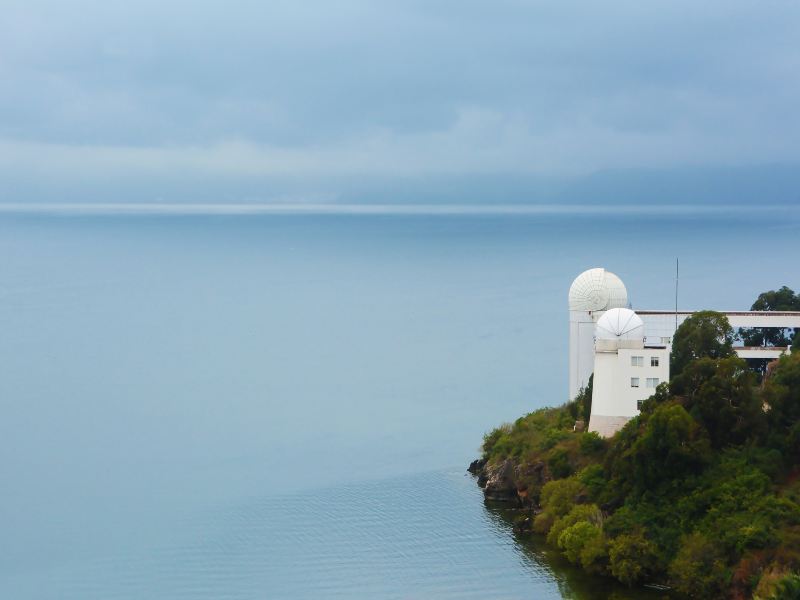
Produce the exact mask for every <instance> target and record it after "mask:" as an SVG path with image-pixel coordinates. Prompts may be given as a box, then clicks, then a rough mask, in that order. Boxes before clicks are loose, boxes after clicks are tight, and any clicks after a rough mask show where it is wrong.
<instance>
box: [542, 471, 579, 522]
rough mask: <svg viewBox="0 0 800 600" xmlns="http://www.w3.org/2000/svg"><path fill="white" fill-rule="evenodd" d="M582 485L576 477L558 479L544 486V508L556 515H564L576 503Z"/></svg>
mask: <svg viewBox="0 0 800 600" xmlns="http://www.w3.org/2000/svg"><path fill="white" fill-rule="evenodd" d="M581 490H582V486H581V484H580V483H579V482H578V481H577V480H576V479H571V478H570V479H556V480H554V481H548V482H547V483H545V484H544V486H543V487H542V495H541V499H540V503H541V505H542V508H543V509H544V510H545V511H547V512H549V513H550V514H551V515H553V516H554V517H563V516H564V515H566V514H567V513H568V512H569V511H570V510H572V507H573V506H574V505H575V498H576V497H577V496H578V494H580V493H581Z"/></svg>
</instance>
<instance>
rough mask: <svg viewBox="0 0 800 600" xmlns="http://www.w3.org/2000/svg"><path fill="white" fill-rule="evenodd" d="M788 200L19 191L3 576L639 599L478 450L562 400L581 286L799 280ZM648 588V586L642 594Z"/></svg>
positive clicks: (36, 593) (7, 329) (670, 292)
mask: <svg viewBox="0 0 800 600" xmlns="http://www.w3.org/2000/svg"><path fill="white" fill-rule="evenodd" d="M799 231H800V215H798V214H797V212H796V211H795V210H794V208H793V207H784V208H781V209H776V210H774V211H773V210H764V211H750V210H742V209H741V208H739V209H736V210H730V211H728V210H725V209H724V208H720V209H719V210H718V211H715V212H704V213H700V214H698V213H694V212H692V211H687V212H686V213H681V212H675V211H670V212H665V213H659V212H657V211H655V212H652V213H647V214H642V213H639V212H634V213H631V214H626V213H625V212H624V211H620V210H619V209H614V210H613V211H611V210H609V212H608V213H607V214H606V213H604V212H603V211H602V210H599V211H598V210H595V211H592V212H591V213H587V214H581V213H580V212H574V211H572V212H570V213H568V214H558V213H553V214H503V215H492V214H479V215H475V214H472V215H458V214H440V215H424V214H411V215H398V214H385V215H382V214H370V215H363V214H322V215H320V214H313V213H309V214H298V215H291V214H288V215H280V214H244V215H226V214H214V215H204V214H192V215H182V214H165V215H153V214H148V215H141V214H140V215H135V214H134V215H130V214H127V215H126V214H68V213H66V214H23V213H4V214H0V251H2V257H3V261H2V264H0V325H2V329H1V331H2V335H0V369H2V371H1V373H2V376H0V410H1V411H2V412H1V413H0V477H2V481H3V484H4V485H3V491H2V494H0V539H2V540H3V543H2V544H0V597H3V598H19V599H26V598H81V599H83V598H104V599H105V598H154V599H159V598H164V599H167V598H288V597H291V598H462V597H476V598H477V597H481V598H485V597H492V598H561V597H574V598H582V599H585V598H605V597H609V595H610V594H612V595H613V594H616V596H614V597H619V598H623V597H626V596H625V592H624V591H622V590H617V589H615V588H614V589H612V588H607V587H603V585H602V584H599V583H597V581H596V580H586V579H585V578H581V577H580V575H579V574H576V573H575V572H573V571H571V570H570V569H569V568H568V567H566V566H564V565H563V564H561V563H560V561H558V559H557V558H556V557H554V556H550V555H549V554H548V551H547V550H546V549H545V548H541V547H532V546H522V545H520V544H519V543H518V541H517V540H515V539H514V537H513V535H512V534H511V531H510V527H509V526H508V523H507V521H506V520H505V519H504V518H503V515H502V514H501V512H498V511H495V510H493V509H491V508H488V507H485V506H484V505H483V502H482V497H481V495H480V492H479V490H478V489H477V488H476V487H475V484H474V481H473V480H472V479H471V478H469V477H466V476H465V475H464V473H463V470H464V468H465V467H466V465H467V464H468V462H469V461H470V460H471V459H472V458H474V457H476V456H477V454H478V446H479V444H480V441H481V437H482V435H483V433H484V432H485V431H487V430H488V429H490V428H491V427H493V426H494V425H496V424H499V423H501V422H503V421H509V420H513V419H515V418H516V417H518V416H520V415H522V414H524V413H526V412H529V411H531V410H534V409H536V408H539V407H542V406H546V405H554V404H559V403H561V402H563V401H564V400H566V397H565V394H566V368H567V362H566V350H567V340H566V332H567V314H566V294H567V290H568V287H569V284H570V282H571V281H572V279H573V278H574V277H575V276H576V275H577V274H578V273H580V272H581V271H582V270H584V269H586V268H590V267H594V266H605V267H607V268H609V269H611V270H613V271H614V272H616V273H617V274H618V275H620V277H621V278H622V279H623V281H625V283H626V285H627V286H628V289H629V294H630V298H631V301H632V303H633V305H634V308H637V307H638V308H650V309H654V308H671V307H672V306H673V303H674V266H675V257H676V256H679V257H680V259H681V285H680V303H681V308H717V309H746V308H749V306H750V304H751V303H752V301H753V300H754V299H755V297H756V296H757V295H758V293H759V292H761V291H763V290H766V289H772V288H775V287H777V286H780V285H784V284H786V285H789V286H790V287H793V288H794V289H799V288H800V273H799V272H798V270H797V257H798V256H800V235H798V232H799ZM629 597H637V596H635V595H634V596H629Z"/></svg>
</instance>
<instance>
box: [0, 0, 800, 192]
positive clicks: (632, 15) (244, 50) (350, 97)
mask: <svg viewBox="0 0 800 600" xmlns="http://www.w3.org/2000/svg"><path fill="white" fill-rule="evenodd" d="M4 10H5V18H4V19H3V21H2V23H0V76H1V77H2V80H3V81H4V82H5V83H4V93H3V94H2V95H0V142H1V143H0V172H2V173H6V174H9V175H13V179H14V180H15V181H18V183H17V184H15V185H14V186H10V185H5V186H3V187H0V193H2V195H3V196H4V197H5V196H7V195H9V194H17V195H25V194H30V195H32V196H35V194H34V193H33V192H32V190H33V189H34V188H37V189H40V184H37V186H39V187H37V186H33V185H28V184H26V183H25V181H26V180H25V177H26V174H27V176H28V177H31V178H33V177H42V176H44V177H46V178H48V180H49V181H50V182H51V183H52V185H53V187H54V188H57V187H58V185H59V182H60V183H61V184H62V185H64V186H66V185H67V184H68V183H69V182H73V183H74V181H76V180H80V181H82V182H84V183H83V184H81V189H84V187H85V188H86V189H88V190H91V189H92V188H91V185H89V184H87V183H85V182H86V181H87V180H89V182H91V180H92V179H93V178H98V177H99V175H98V172H99V171H102V174H103V175H102V177H103V178H104V180H106V181H107V180H108V179H109V178H112V179H113V178H114V177H117V178H119V181H122V180H125V181H131V180H133V181H137V182H138V183H137V184H136V185H137V186H138V189H139V190H140V193H141V194H142V195H143V196H147V197H152V196H153V195H154V194H157V191H156V187H157V185H158V184H157V182H161V184H164V181H166V180H168V179H169V180H172V179H177V178H180V177H184V178H189V179H191V178H192V177H194V178H196V179H198V180H199V179H208V178H211V179H214V180H215V181H217V182H218V183H219V184H220V185H222V184H223V183H228V184H229V183H230V182H231V181H232V180H236V179H237V178H245V179H248V178H250V179H257V180H259V181H268V182H271V183H270V185H269V186H268V187H271V188H272V187H274V188H276V189H277V188H280V189H282V190H288V189H291V190H299V191H301V190H303V189H305V190H307V192H308V193H309V194H312V193H323V194H324V195H326V196H333V197H336V196H338V195H343V194H344V195H346V194H347V193H348V190H351V189H353V188H354V187H358V185H357V182H356V180H357V179H363V178H378V179H380V178H383V179H384V180H386V181H387V182H388V181H393V180H399V179H403V178H405V179H408V178H415V177H422V178H424V177H429V176H430V177H451V178H454V179H455V178H459V177H465V176H467V175H473V174H481V175H482V176H487V177H488V176H491V175H492V174H494V176H495V177H496V178H497V180H498V181H500V180H502V177H504V176H507V175H508V174H510V173H515V174H519V175H523V176H533V177H536V178H545V179H547V178H562V177H583V176H586V175H589V174H591V173H593V172H596V171H602V170H612V171H613V172H617V171H615V170H618V169H634V168H641V169H667V170H669V169H675V168H678V167H692V168H704V167H705V168H718V167H722V166H733V167H735V166H747V165H760V164H765V163H792V162H795V161H797V157H798V156H800V152H799V151H800V120H798V119H797V118H796V115H795V112H796V108H795V107H796V106H798V105H800V81H798V80H797V77H796V73H797V72H798V67H800V43H798V42H797V39H796V38H797V36H796V32H797V31H798V30H799V29H800V5H798V4H796V3H789V2H778V1H766V2H760V3H752V2H742V1H734V2H721V1H714V2H710V3H703V4H698V3H695V2H688V1H684V0H680V1H675V2H658V3H643V2H633V1H629V0H626V1H620V2H615V3H594V2H575V1H572V2H571V1H565V2H559V3H551V2H518V1H513V0H504V1H498V2H492V3H489V2H474V1H473V2H470V1H467V2H452V1H445V2H436V3H431V2H422V1H405V2H400V1H397V2H375V1H366V0H364V1H355V0H346V1H343V2H337V3H331V2H319V1H317V2H314V1H311V2H304V3H298V2H255V1H253V2H227V3H212V2H173V3H168V4H167V3H156V2H153V1H151V0H144V1H141V2H136V3H131V2H115V1H106V2H99V1H97V0H94V1H89V0H82V1H80V0H79V1H76V2H70V3H61V2H55V1H52V2H35V1H32V2H31V1H29V2H11V3H9V4H8V6H6V8H5V9H4ZM398 178H399V179H398ZM148 182H152V184H150V187H148ZM70 185H72V183H70ZM167 187H169V186H167ZM179 187H180V188H181V189H183V188H185V186H179ZM100 189H101V186H100V185H99V181H98V187H97V189H96V191H97V193H101V192H100ZM103 189H105V188H103ZM87 193H89V192H87ZM102 193H107V192H105V191H103V192H102Z"/></svg>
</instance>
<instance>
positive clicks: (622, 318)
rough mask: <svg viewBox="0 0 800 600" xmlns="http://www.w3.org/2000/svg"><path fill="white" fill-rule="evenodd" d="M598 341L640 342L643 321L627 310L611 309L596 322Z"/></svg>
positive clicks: (642, 336)
mask: <svg viewBox="0 0 800 600" xmlns="http://www.w3.org/2000/svg"><path fill="white" fill-rule="evenodd" d="M594 334H595V337H596V338H597V339H598V340H642V339H644V321H642V318H641V317H640V316H639V315H637V314H636V313H635V312H633V311H632V310H631V309H629V308H612V309H611V310H609V311H608V312H606V313H605V314H604V315H603V316H602V317H600V319H598V321H597V327H595V333H594Z"/></svg>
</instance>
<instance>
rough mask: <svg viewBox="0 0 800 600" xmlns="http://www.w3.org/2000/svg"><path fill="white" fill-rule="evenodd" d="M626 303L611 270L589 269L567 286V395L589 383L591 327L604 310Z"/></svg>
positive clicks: (617, 278) (591, 344)
mask: <svg viewBox="0 0 800 600" xmlns="http://www.w3.org/2000/svg"><path fill="white" fill-rule="evenodd" d="M627 305H628V292H627V290H626V289H625V284H624V283H622V280H621V279H620V278H619V277H617V276H616V275H615V274H614V273H612V272H611V271H606V270H605V269H599V268H598V269H589V270H588V271H584V272H583V273H581V274H580V275H578V276H577V277H576V278H575V281H573V282H572V285H571V286H570V288H569V399H570V400H572V399H573V398H575V396H577V395H578V392H579V391H580V389H581V388H582V387H585V386H586V384H587V383H589V377H590V376H591V374H592V371H593V369H594V327H595V323H597V320H598V319H599V318H600V317H601V316H603V313H605V311H607V310H609V309H612V308H622V307H625V306H627Z"/></svg>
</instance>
